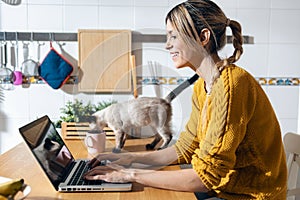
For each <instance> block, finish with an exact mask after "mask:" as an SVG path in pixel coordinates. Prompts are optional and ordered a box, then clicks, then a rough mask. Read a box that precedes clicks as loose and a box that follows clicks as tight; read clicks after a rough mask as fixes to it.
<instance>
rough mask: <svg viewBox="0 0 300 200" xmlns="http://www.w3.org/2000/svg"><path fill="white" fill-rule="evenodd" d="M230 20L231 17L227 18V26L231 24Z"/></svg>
mask: <svg viewBox="0 0 300 200" xmlns="http://www.w3.org/2000/svg"><path fill="white" fill-rule="evenodd" d="M230 22H231V20H230V19H229V18H227V20H226V26H229V25H230Z"/></svg>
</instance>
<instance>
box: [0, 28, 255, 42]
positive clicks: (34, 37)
mask: <svg viewBox="0 0 300 200" xmlns="http://www.w3.org/2000/svg"><path fill="white" fill-rule="evenodd" d="M14 40H18V41H65V42H68V41H69V42H76V41H77V33H54V32H53V33H52V32H0V41H14ZM132 42H142V43H165V42H166V36H165V35H164V34H141V33H139V32H135V31H133V32H132ZM227 42H228V43H232V36H227ZM244 44H254V37H253V36H244Z"/></svg>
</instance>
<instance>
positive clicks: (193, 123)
mask: <svg viewBox="0 0 300 200" xmlns="http://www.w3.org/2000/svg"><path fill="white" fill-rule="evenodd" d="M198 117H199V105H198V101H197V96H196V94H195V93H193V95H192V112H191V114H190V118H189V121H188V122H187V124H186V126H185V131H183V132H181V134H180V137H179V139H178V140H177V142H176V143H175V149H176V152H177V155H178V163H179V164H183V163H190V162H191V160H192V155H193V154H194V151H195V149H196V148H198V147H199V143H198V141H197V140H196V133H197V123H198Z"/></svg>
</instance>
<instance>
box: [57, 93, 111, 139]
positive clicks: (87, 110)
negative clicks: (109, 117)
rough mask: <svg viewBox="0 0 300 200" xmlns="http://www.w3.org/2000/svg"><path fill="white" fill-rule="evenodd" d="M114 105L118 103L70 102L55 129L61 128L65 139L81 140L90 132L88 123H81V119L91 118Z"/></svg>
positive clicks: (62, 111) (64, 108) (62, 112)
mask: <svg viewBox="0 0 300 200" xmlns="http://www.w3.org/2000/svg"><path fill="white" fill-rule="evenodd" d="M114 103H117V101H114V100H111V101H102V102H98V103H97V104H92V103H91V102H88V103H87V104H84V103H83V101H82V100H78V99H75V101H74V102H72V101H68V102H67V103H66V105H65V107H63V108H61V109H60V110H61V114H62V115H61V116H60V119H59V120H58V121H57V122H56V123H55V127H56V128H61V132H62V134H63V137H64V138H65V139H66V138H68V139H80V138H82V137H84V136H85V132H86V131H87V130H88V123H87V122H84V121H81V119H84V117H86V116H91V115H92V114H93V113H95V112H97V111H99V110H102V109H104V108H106V107H108V106H110V105H111V104H114ZM68 131H69V132H68Z"/></svg>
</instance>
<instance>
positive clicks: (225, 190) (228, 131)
mask: <svg viewBox="0 0 300 200" xmlns="http://www.w3.org/2000/svg"><path fill="white" fill-rule="evenodd" d="M227 27H229V28H230V29H231V30H232V35H233V46H234V52H233V55H232V56H230V57H229V58H226V59H221V58H220V57H219V55H218V51H219V50H221V49H222V48H223V47H224V45H225V43H226V34H225V33H226V28H227ZM166 28H167V43H166V49H167V50H169V52H170V54H171V57H172V60H173V62H174V65H175V66H176V68H178V69H179V68H183V67H190V68H191V69H192V70H194V71H195V72H196V73H197V74H198V75H199V77H200V78H199V80H198V81H197V82H196V83H195V85H194V92H193V96H192V113H191V115H190V119H189V121H188V123H187V125H186V130H185V131H183V132H182V133H181V135H180V137H179V139H178V141H177V142H176V144H175V145H173V146H171V147H168V148H166V149H163V150H160V151H155V152H147V153H142V154H134V153H127V154H106V155H98V156H97V157H96V158H94V159H93V160H92V161H91V165H92V167H94V168H93V169H92V170H91V171H90V172H88V173H87V174H86V178H87V179H103V180H106V181H113V182H127V181H130V182H134V181H135V182H138V183H141V184H145V185H148V186H152V187H158V188H164V189H169V190H178V191H190V192H204V193H208V194H210V195H212V196H217V197H219V198H223V199H285V198H286V189H287V186H286V181H287V180H286V179H287V169H286V160H285V153H284V149H283V145H282V140H281V132H280V127H279V123H278V121H277V118H276V115H275V113H274V111H273V108H272V106H271V104H270V102H269V100H268V98H267V96H266V95H265V93H264V91H263V90H262V88H261V87H260V85H259V84H258V83H257V81H256V80H255V79H254V78H253V77H252V76H251V75H250V74H249V73H247V72H246V71H245V70H243V69H242V68H240V67H238V66H236V65H234V64H233V63H234V62H236V61H237V60H238V59H239V58H240V56H241V55H242V53H243V48H242V43H243V38H242V34H241V26H240V24H239V23H238V22H236V21H234V20H230V19H228V18H227V17H226V16H225V14H224V13H223V12H222V10H221V9H220V8H219V7H218V6H217V5H216V4H215V3H213V2H212V1H209V0H192V1H186V2H183V3H181V4H179V5H177V6H176V7H174V8H173V9H172V10H171V11H170V12H169V13H168V15H167V17H166ZM104 159H109V160H111V161H112V164H110V167H100V166H96V165H98V163H99V161H100V160H104ZM174 161H175V162H177V163H179V164H182V163H191V164H192V167H193V168H192V169H184V170H180V173H178V171H155V170H142V169H139V170H137V169H130V168H124V167H120V165H123V166H130V165H131V164H133V163H143V164H148V165H157V166H161V165H168V164H171V163H174ZM182 183H184V184H182Z"/></svg>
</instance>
